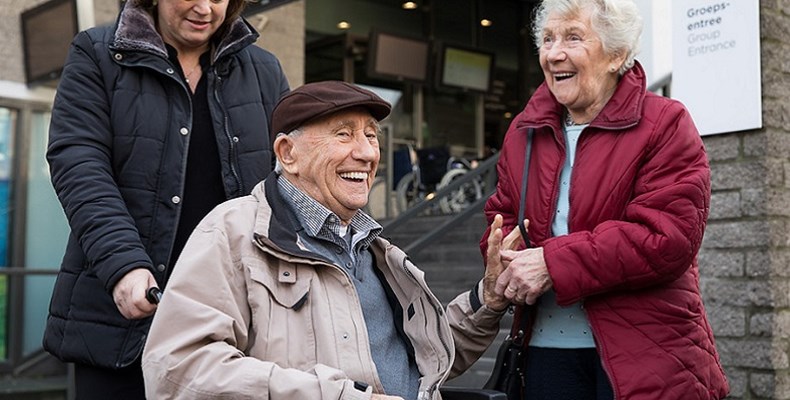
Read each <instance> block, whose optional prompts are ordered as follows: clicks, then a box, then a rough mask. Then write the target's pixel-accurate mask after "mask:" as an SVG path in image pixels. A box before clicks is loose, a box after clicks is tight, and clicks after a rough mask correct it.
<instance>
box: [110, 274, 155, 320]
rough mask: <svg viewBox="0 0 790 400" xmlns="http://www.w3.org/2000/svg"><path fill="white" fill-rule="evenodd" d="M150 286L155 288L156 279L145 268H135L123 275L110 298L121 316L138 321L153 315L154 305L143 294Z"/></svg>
mask: <svg viewBox="0 0 790 400" xmlns="http://www.w3.org/2000/svg"><path fill="white" fill-rule="evenodd" d="M152 286H157V284H156V279H154V276H153V275H152V274H151V271H149V270H148V269H146V268H136V269H133V270H131V271H129V272H128V273H127V274H126V275H124V276H123V278H121V280H120V281H118V283H117V284H116V285H115V288H113V290H112V298H113V300H114V301H115V306H116V307H118V311H120V312H121V315H123V316H124V317H125V318H127V319H140V318H144V317H147V316H149V315H151V314H153V313H154V311H155V310H156V304H151V303H150V302H149V301H148V299H146V298H145V292H146V291H147V290H148V288H150V287H152Z"/></svg>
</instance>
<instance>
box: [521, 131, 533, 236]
mask: <svg viewBox="0 0 790 400" xmlns="http://www.w3.org/2000/svg"><path fill="white" fill-rule="evenodd" d="M534 131H535V129H534V128H529V129H528V130H527V148H526V154H525V155H524V173H523V174H522V175H521V197H519V199H518V201H519V203H518V221H517V222H518V229H519V230H520V231H521V237H522V238H523V239H524V243H526V244H527V247H528V248H529V247H532V243H530V241H529V234H527V228H526V227H525V226H524V207H525V206H524V205H525V204H526V202H527V175H529V161H530V159H531V158H532V151H531V150H532V134H533V133H534Z"/></svg>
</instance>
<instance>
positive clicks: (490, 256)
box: [483, 214, 529, 311]
mask: <svg viewBox="0 0 790 400" xmlns="http://www.w3.org/2000/svg"><path fill="white" fill-rule="evenodd" d="M524 225H525V226H528V225H529V221H528V220H524ZM521 243H522V239H521V230H519V229H513V230H512V231H511V232H510V233H509V234H508V235H507V237H505V238H504V239H502V215H499V214H497V215H496V216H495V217H494V222H492V223H491V229H490V230H489V233H488V249H487V250H486V272H485V276H483V303H485V305H487V306H488V308H491V309H492V310H497V311H501V310H504V309H505V308H506V307H507V306H508V304H510V300H509V299H507V298H505V297H504V296H503V295H502V294H501V293H499V294H497V292H496V291H495V287H496V283H497V278H499V276H500V275H501V274H502V272H503V271H504V270H505V264H504V263H503V260H502V257H501V256H500V253H501V252H502V250H515V249H516V248H518V246H519V245H520V244H521Z"/></svg>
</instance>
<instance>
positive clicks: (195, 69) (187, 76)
mask: <svg viewBox="0 0 790 400" xmlns="http://www.w3.org/2000/svg"><path fill="white" fill-rule="evenodd" d="M199 67H200V62H198V63H197V64H195V66H194V67H192V69H191V70H190V71H189V73H188V74H186V75H185V76H184V80H185V81H187V83H189V77H190V76H192V74H193V73H195V71H197V69H198V68H199Z"/></svg>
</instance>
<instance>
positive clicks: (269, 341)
mask: <svg viewBox="0 0 790 400" xmlns="http://www.w3.org/2000/svg"><path fill="white" fill-rule="evenodd" d="M247 268H248V273H249V277H250V281H249V282H248V284H249V290H248V302H249V305H250V308H251V312H252V320H253V322H252V329H253V330H254V333H253V334H252V336H253V337H251V340H252V342H251V347H250V348H249V349H248V354H249V355H251V356H254V357H257V358H260V359H263V360H268V361H272V362H275V363H276V364H277V365H279V366H280V367H283V368H298V369H303V370H307V369H310V368H312V367H313V366H314V365H315V363H316V351H315V347H316V342H315V336H314V334H313V332H314V326H313V324H314V321H313V315H312V307H311V306H310V302H311V301H312V299H311V298H310V285H311V282H312V279H313V276H312V274H310V273H309V271H306V270H301V271H302V273H303V274H304V275H303V276H297V275H296V274H297V270H296V269H289V268H287V267H286V268H279V269H278V268H277V267H263V266H256V265H248V266H247Z"/></svg>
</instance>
